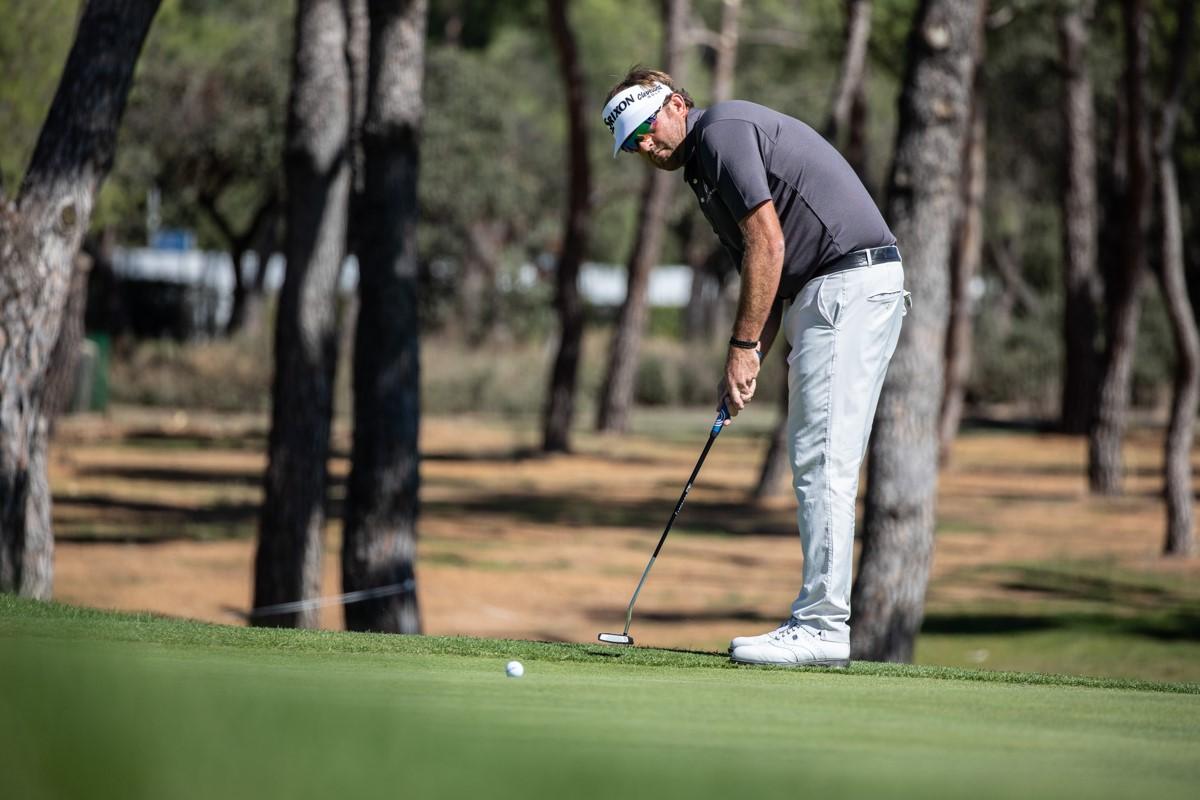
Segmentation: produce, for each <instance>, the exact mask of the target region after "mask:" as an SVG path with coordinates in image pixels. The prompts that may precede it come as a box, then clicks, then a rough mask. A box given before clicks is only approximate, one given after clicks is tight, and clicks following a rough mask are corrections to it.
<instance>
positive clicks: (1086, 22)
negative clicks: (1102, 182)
mask: <svg viewBox="0 0 1200 800" xmlns="http://www.w3.org/2000/svg"><path fill="white" fill-rule="evenodd" d="M1092 11H1093V2H1092V0H1082V2H1078V3H1075V4H1072V5H1070V6H1068V7H1067V10H1066V11H1065V12H1064V13H1063V14H1062V16H1061V17H1060V18H1059V21H1058V34H1059V49H1060V52H1061V54H1062V66H1063V74H1064V97H1063V105H1062V113H1063V130H1064V131H1065V141H1064V143H1063V144H1064V147H1063V153H1064V164H1063V175H1064V181H1063V190H1062V218H1063V221H1062V237H1063V239H1062V247H1063V345H1064V347H1063V385H1062V405H1061V412H1060V422H1059V427H1060V429H1061V430H1062V432H1063V433H1071V434H1084V433H1087V431H1088V427H1089V426H1090V424H1091V421H1092V416H1093V414H1094V413H1095V403H1096V391H1097V381H1098V374H1099V353H1098V352H1097V351H1096V336H1097V333H1098V326H1099V319H1098V315H1097V308H1096V306H1097V303H1098V301H1099V297H1100V274H1099V271H1098V267H1097V264H1096V236H1097V231H1096V219H1097V207H1096V129H1095V112H1094V109H1093V107H1092V76H1091V71H1090V69H1089V68H1088V63H1087V57H1086V56H1087V51H1088V37H1089V28H1090V26H1091V20H1092Z"/></svg>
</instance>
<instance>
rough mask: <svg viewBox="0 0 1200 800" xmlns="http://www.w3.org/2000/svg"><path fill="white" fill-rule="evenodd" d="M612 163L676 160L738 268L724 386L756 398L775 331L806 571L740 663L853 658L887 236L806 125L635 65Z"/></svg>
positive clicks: (901, 309)
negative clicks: (861, 483)
mask: <svg viewBox="0 0 1200 800" xmlns="http://www.w3.org/2000/svg"><path fill="white" fill-rule="evenodd" d="M604 123H605V125H607V126H608V129H609V131H610V132H611V133H612V134H613V139H614V143H613V157H614V158H615V157H616V155H617V154H618V153H619V152H621V151H625V152H626V153H629V154H632V155H636V156H639V157H641V158H643V159H645V160H646V161H647V162H649V163H650V164H651V165H652V166H654V167H657V168H658V169H664V170H672V171H674V170H678V169H681V168H682V169H683V179H684V182H686V183H687V185H688V186H689V187H690V188H691V189H692V191H693V192H695V194H696V199H697V200H698V201H699V203H700V209H701V211H703V213H704V216H705V217H707V218H708V221H709V223H710V224H711V225H712V228H713V231H714V232H715V233H716V234H717V237H718V238H719V239H720V241H721V244H722V245H723V246H724V248H725V249H726V251H727V252H728V253H729V255H730V257H731V258H732V259H733V263H734V265H735V266H736V267H737V268H738V271H739V273H740V275H741V290H740V294H739V297H738V306H737V316H736V318H735V319H734V323H733V330H732V331H731V336H730V338H729V353H728V356H727V357H726V360H725V375H724V377H723V380H722V381H721V386H720V389H719V395H720V397H721V399H722V400H725V401H726V402H727V404H728V406H729V412H730V414H731V415H733V416H736V415H737V414H738V412H740V411H742V410H743V409H745V407H746V404H747V403H749V402H750V401H751V400H753V399H754V395H755V388H756V384H757V377H758V370H759V364H760V361H761V359H762V357H763V356H764V355H765V354H766V353H767V351H768V350H769V349H770V348H771V344H772V342H773V341H774V340H775V336H776V333H777V332H778V331H779V329H780V328H781V327H782V329H783V335H784V337H785V338H786V340H787V343H788V347H789V348H790V350H789V353H788V378H787V380H788V419H787V431H788V443H789V448H790V457H791V462H792V485H793V487H794V488H795V491H796V499H797V500H798V501H799V512H798V518H799V527H800V542H801V545H802V547H803V549H804V574H803V576H802V585H801V587H800V593H799V594H798V595H797V597H796V599H795V601H794V602H793V603H792V609H791V614H790V615H788V618H787V619H786V620H785V621H784V622H783V624H782V625H780V626H779V627H778V628H776V629H775V630H773V631H770V632H769V633H764V634H761V635H758V636H740V637H737V638H735V639H734V640H733V641H732V642H730V657H731V658H732V659H733V660H734V661H737V662H740V663H746V664H776V665H786V666H805V665H824V666H837V667H840V666H846V665H848V664H849V663H850V586H851V576H852V571H853V553H854V512H855V498H856V496H857V494H858V474H859V468H860V466H861V464H862V460H863V456H864V455H865V453H866V447H867V438H868V437H869V436H870V433H871V422H872V420H873V418H874V416H875V405H876V403H877V402H878V400H879V390H880V388H881V387H882V385H883V376H884V373H885V372H886V371H887V365H888V361H889V360H890V359H891V357H892V353H893V352H894V351H895V349H896V340H897V339H898V338H899V336H900V326H901V323H902V321H903V318H904V315H905V313H906V309H907V297H908V295H907V293H906V292H905V291H904V270H903V267H902V266H901V263H900V252H899V250H898V249H897V247H896V238H895V237H894V236H892V233H891V231H890V230H888V226H887V224H886V223H885V222H884V221H883V217H882V215H881V214H880V213H879V209H878V208H876V207H875V203H874V202H873V201H872V200H871V196H870V195H869V194H868V193H867V190H866V188H864V187H863V185H862V182H861V181H860V180H859V179H858V177H857V176H856V175H855V174H854V171H853V170H852V169H851V168H850V165H849V164H847V163H846V161H845V159H843V158H842V156H841V155H840V154H839V153H838V152H837V150H835V149H834V148H833V147H832V146H831V145H830V144H829V143H828V142H826V141H825V140H824V139H823V138H821V136H820V135H818V134H817V133H816V132H815V131H814V130H813V129H812V128H810V127H809V126H808V125H805V124H804V123H803V122H800V121H799V120H797V119H793V118H792V117H789V116H786V115H784V114H780V113H779V112H777V111H773V110H771V109H769V108H766V107H764V106H760V105H756V104H754V103H748V102H744V101H740V100H731V101H728V102H723V103H717V104H716V105H714V106H712V107H711V108H707V109H701V108H695V104H694V103H693V102H692V98H691V97H689V96H688V94H687V92H685V91H683V90H681V89H679V88H678V87H676V86H675V83H674V81H672V79H671V76H670V75H667V74H666V73H663V72H659V71H656V70H650V69H645V68H642V67H635V68H634V69H632V70H631V71H630V72H629V74H628V75H626V76H625V78H624V79H623V80H622V81H621V82H620V83H618V84H617V85H616V86H615V87H614V88H613V90H612V92H610V93H609V97H608V101H607V103H606V104H605V106H604Z"/></svg>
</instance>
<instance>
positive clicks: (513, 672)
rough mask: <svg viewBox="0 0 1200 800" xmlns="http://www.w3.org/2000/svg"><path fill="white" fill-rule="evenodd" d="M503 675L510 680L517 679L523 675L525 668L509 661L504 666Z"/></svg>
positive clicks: (516, 662) (519, 663)
mask: <svg viewBox="0 0 1200 800" xmlns="http://www.w3.org/2000/svg"><path fill="white" fill-rule="evenodd" d="M504 674H505V675H507V676H508V677H510V678H519V677H521V676H522V675H524V674H525V667H523V666H521V662H520V661H510V662H508V663H507V664H506V665H505V666H504Z"/></svg>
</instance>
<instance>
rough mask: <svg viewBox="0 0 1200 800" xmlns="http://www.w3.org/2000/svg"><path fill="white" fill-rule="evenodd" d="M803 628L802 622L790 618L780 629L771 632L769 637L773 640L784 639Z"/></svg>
mask: <svg viewBox="0 0 1200 800" xmlns="http://www.w3.org/2000/svg"><path fill="white" fill-rule="evenodd" d="M799 627H801V624H800V620H798V619H796V618H795V617H788V618H787V619H786V620H784V621H783V623H781V624H780V626H779V627H778V628H776V629H775V630H773V631H771V632H770V633H768V634H767V635H768V636H770V637H771V638H772V639H783V638H785V637H788V636H789V635H791V634H792V633H794V632H795V629H796V628H799Z"/></svg>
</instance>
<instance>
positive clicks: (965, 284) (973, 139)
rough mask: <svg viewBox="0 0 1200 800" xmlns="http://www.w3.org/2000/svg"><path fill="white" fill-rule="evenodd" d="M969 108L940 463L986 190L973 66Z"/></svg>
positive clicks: (952, 423)
mask: <svg viewBox="0 0 1200 800" xmlns="http://www.w3.org/2000/svg"><path fill="white" fill-rule="evenodd" d="M986 14H987V2H986V0H985V2H984V4H983V8H982V10H981V11H980V15H979V22H980V25H979V31H978V34H977V35H978V36H979V43H978V44H977V45H976V47H977V52H978V54H979V55H978V59H979V62H980V63H982V61H983V58H984V54H985V52H986V45H987V42H986V40H985V32H984V26H983V21H984V18H985V16H986ZM972 84H973V88H972V92H971V112H970V117H969V121H968V128H967V138H966V146H965V147H964V148H963V167H962V169H963V173H962V189H961V191H962V201H961V210H960V213H959V216H958V225H957V229H956V230H955V232H954V246H953V250H952V252H951V258H950V320H949V322H948V323H947V324H946V380H945V386H944V387H943V389H942V411H941V420H940V422H939V423H938V424H939V433H938V441H939V444H938V452H939V460H940V463H941V464H942V465H943V466H944V465H946V464H948V463H949V461H950V452H951V447H952V446H953V444H954V439H955V437H956V436H958V428H959V425H960V424H961V423H962V415H963V405H964V403H965V400H966V397H965V395H966V391H967V379H968V378H969V377H970V375H971V351H972V335H971V334H972V322H973V320H972V319H971V282H972V281H973V280H974V279H975V276H976V275H977V274H978V273H979V262H980V260H981V258H982V256H983V200H984V192H985V191H986V189H987V98H986V96H985V88H984V81H983V74H982V70H981V69H980V67H979V66H978V65H977V66H976V69H975V77H974V78H973V80H972Z"/></svg>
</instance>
